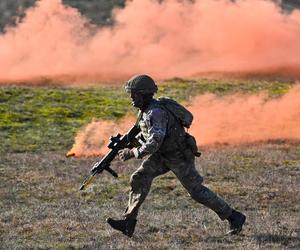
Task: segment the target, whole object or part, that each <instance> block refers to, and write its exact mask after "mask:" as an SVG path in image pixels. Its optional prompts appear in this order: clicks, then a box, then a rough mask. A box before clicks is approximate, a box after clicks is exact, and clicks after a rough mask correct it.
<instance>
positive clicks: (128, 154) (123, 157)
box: [118, 148, 134, 161]
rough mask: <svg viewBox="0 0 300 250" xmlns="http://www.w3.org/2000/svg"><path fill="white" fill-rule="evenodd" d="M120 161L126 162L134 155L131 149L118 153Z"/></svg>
mask: <svg viewBox="0 0 300 250" xmlns="http://www.w3.org/2000/svg"><path fill="white" fill-rule="evenodd" d="M118 155H119V158H120V160H122V161H127V160H129V159H131V158H133V157H134V153H133V151H132V150H131V149H129V148H125V149H122V150H120V151H119V153H118Z"/></svg>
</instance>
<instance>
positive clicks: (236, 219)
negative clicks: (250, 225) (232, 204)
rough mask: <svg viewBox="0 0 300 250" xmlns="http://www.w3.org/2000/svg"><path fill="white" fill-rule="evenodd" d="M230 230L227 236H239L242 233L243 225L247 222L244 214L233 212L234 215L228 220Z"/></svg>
mask: <svg viewBox="0 0 300 250" xmlns="http://www.w3.org/2000/svg"><path fill="white" fill-rule="evenodd" d="M227 220H228V222H229V226H230V230H229V231H228V232H227V234H238V233H239V232H241V231H242V228H243V225H244V223H245V221H246V216H245V215H243V214H242V213H240V212H238V211H236V210H232V214H231V215H230V216H229V217H228V218H227Z"/></svg>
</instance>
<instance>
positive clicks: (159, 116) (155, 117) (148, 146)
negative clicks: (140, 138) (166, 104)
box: [133, 108, 168, 158]
mask: <svg viewBox="0 0 300 250" xmlns="http://www.w3.org/2000/svg"><path fill="white" fill-rule="evenodd" d="M146 123H147V127H148V133H149V136H148V139H147V140H146V141H145V142H144V143H142V145H141V146H140V147H138V148H135V149H134V150H133V153H134V155H135V157H136V158H142V157H144V156H145V155H148V154H153V153H154V152H156V151H157V150H158V149H159V148H160V146H161V144H162V142H163V140H164V137H165V135H166V132H167V126H168V115H167V113H166V112H165V111H164V110H163V109H160V108H157V109H153V110H151V111H150V113H149V116H148V119H147V121H146Z"/></svg>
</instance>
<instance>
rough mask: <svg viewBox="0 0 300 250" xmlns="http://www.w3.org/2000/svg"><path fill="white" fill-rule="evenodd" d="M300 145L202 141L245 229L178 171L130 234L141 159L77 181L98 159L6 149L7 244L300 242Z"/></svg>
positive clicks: (292, 245) (216, 181)
mask: <svg viewBox="0 0 300 250" xmlns="http://www.w3.org/2000/svg"><path fill="white" fill-rule="evenodd" d="M299 156H300V145H299V143H291V142H270V143H265V144H257V145H244V146H240V147H232V146H226V147H225V146H220V147H214V148H204V149H203V157H201V158H200V159H199V160H198V162H197V167H198V169H199V171H200V172H201V174H202V175H203V176H204V177H205V184H206V185H207V186H209V187H210V188H211V189H213V190H215V191H216V192H218V193H219V194H220V195H221V196H222V197H223V198H224V199H225V200H227V201H228V202H229V203H230V204H232V206H234V207H235V208H237V209H240V210H242V211H243V212H245V214H246V215H247V223H246V226H245V229H244V231H243V233H242V234H241V235H239V236H224V233H225V231H226V228H227V224H226V222H222V221H220V220H219V219H218V217H217V216H216V215H215V214H214V213H213V212H212V211H209V210H208V209H206V208H205V207H203V206H201V205H199V204H197V203H195V202H194V201H193V200H192V199H191V198H190V197H188V196H187V194H186V192H185V191H184V189H183V188H182V187H181V185H180V184H179V183H178V181H177V180H176V179H175V177H174V175H173V174H172V173H168V174H166V175H164V176H161V177H159V178H157V179H156V180H155V181H154V183H153V186H152V191H151V193H150V194H149V196H148V198H147V200H146V202H145V203H144V206H143V208H142V210H141V213H140V217H139V221H138V225H137V228H136V234H135V235H134V237H133V238H132V239H129V238H127V237H125V236H123V235H122V234H121V233H119V232H116V231H113V230H112V229H110V228H109V226H108V225H107V224H106V223H105V218H106V217H108V216H113V217H119V216H120V215H121V213H122V212H123V209H124V208H125V205H126V202H127V193H128V190H129V184H128V181H129V176H130V173H132V172H133V171H134V169H135V168H137V166H138V164H139V162H138V161H129V163H128V164H123V163H121V162H118V161H116V162H115V163H114V164H113V168H114V169H115V170H117V171H118V172H119V173H120V178H119V179H117V180H116V179H113V178H112V177H111V176H109V175H108V174H103V175H101V176H98V178H97V180H96V183H95V185H93V186H92V187H91V188H90V189H89V190H87V191H85V192H79V191H78V187H79V185H80V182H81V181H82V180H83V178H84V175H85V174H87V172H88V170H89V167H90V165H91V164H92V162H93V161H94V159H67V158H65V157H64V155H63V153H53V152H52V153H47V152H45V153H40V154H38V153H32V154H29V153H18V154H14V153H6V154H2V155H1V163H0V171H1V175H0V176H1V177H0V178H1V179H0V183H1V184H0V185H1V186H0V187H1V189H0V195H1V203H0V209H1V210H0V211H1V213H0V235H1V236H0V240H1V242H2V243H1V248H2V249H29V248H32V249H299V248H300V235H299V233H300V227H299V224H300V220H299V209H300V206H299V205H300V204H299V197H300V190H299V177H300V157H299Z"/></svg>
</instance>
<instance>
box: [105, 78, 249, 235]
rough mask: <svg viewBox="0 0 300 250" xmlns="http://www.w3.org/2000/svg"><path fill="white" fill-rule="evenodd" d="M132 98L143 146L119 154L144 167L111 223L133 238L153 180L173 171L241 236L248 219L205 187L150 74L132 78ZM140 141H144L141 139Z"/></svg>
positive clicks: (181, 131) (180, 128)
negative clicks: (123, 207)
mask: <svg viewBox="0 0 300 250" xmlns="http://www.w3.org/2000/svg"><path fill="white" fill-rule="evenodd" d="M125 89H126V91H127V92H128V93H130V95H131V99H132V105H133V106H134V107H136V108H138V109H139V112H140V114H139V120H138V126H139V127H140V129H141V139H142V142H141V146H139V147H137V148H133V149H129V148H126V149H124V150H121V151H120V152H119V157H120V159H121V160H123V161H126V160H128V159H131V158H134V157H135V158H137V159H141V158H144V161H143V162H142V164H141V166H140V167H139V168H138V169H137V170H136V171H135V172H134V173H133V175H132V176H131V179H130V184H131V190H130V194H129V201H128V206H127V208H126V210H125V213H124V219H121V220H115V219H112V218H108V219H107V222H108V224H109V225H110V226H111V227H112V228H114V229H116V230H119V231H121V232H122V233H123V234H125V235H127V236H129V237H131V236H132V235H133V233H134V229H135V225H136V222H137V220H136V218H137V215H138V211H139V208H140V206H141V205H142V203H143V201H144V200H145V198H146V196H147V194H148V192H149V190H150V186H151V183H152V180H153V179H154V178H155V177H157V176H159V175H162V174H165V173H167V172H168V171H172V172H173V173H174V174H175V175H176V177H177V178H178V179H179V181H180V182H181V184H182V185H183V186H184V188H185V189H186V190H187V191H188V193H189V194H190V196H191V197H192V198H193V199H194V200H195V201H197V202H199V203H201V204H203V205H204V206H206V207H208V208H210V209H212V210H213V211H214V212H216V213H217V215H218V216H219V217H220V219H221V220H228V222H229V225H230V231H229V232H228V234H238V233H239V232H240V231H241V230H242V227H243V224H244V223H245V220H246V216H245V215H243V214H242V213H240V212H238V211H236V210H234V209H232V208H231V207H230V206H229V205H228V204H227V203H226V202H225V201H224V200H222V199H221V198H220V197H218V196H217V195H216V194H215V193H213V192H212V191H211V190H209V189H208V188H207V187H205V186H203V185H202V182H203V178H202V177H201V176H200V175H199V173H198V172H197V170H196V169H195V155H196V153H195V152H193V150H191V149H190V148H183V147H186V146H185V145H187V143H186V142H185V140H186V138H187V137H186V136H185V135H186V132H185V129H184V127H183V126H181V125H180V124H179V123H178V121H177V120H176V119H175V118H174V115H172V114H170V112H168V111H167V110H166V109H164V108H163V107H162V106H161V104H160V102H159V101H158V100H156V99H154V98H153V95H154V93H156V92H157V86H156V84H155V82H154V81H153V79H152V78H151V77H149V76H147V75H137V76H134V77H132V78H131V79H130V80H129V81H128V82H127V83H126V85H125ZM140 141H141V140H140Z"/></svg>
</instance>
